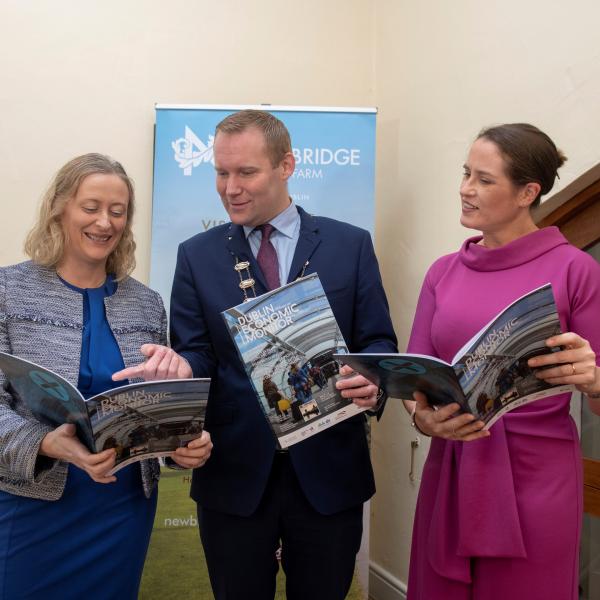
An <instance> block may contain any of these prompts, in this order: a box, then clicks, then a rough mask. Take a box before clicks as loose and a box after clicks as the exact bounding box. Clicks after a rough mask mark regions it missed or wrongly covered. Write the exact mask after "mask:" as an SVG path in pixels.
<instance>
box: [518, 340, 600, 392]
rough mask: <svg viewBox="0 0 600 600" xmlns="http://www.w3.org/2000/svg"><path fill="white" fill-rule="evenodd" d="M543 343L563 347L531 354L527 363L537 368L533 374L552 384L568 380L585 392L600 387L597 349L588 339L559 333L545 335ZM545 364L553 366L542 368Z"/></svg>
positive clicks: (550, 346) (596, 389)
mask: <svg viewBox="0 0 600 600" xmlns="http://www.w3.org/2000/svg"><path fill="white" fill-rule="evenodd" d="M546 346H548V347H549V348H556V347H557V346H563V350H558V351H556V352H551V353H549V354H543V355H542V356H535V357H534V358H530V359H529V360H528V361H527V364H528V365H529V366H530V367H531V368H532V369H533V368H537V369H538V370H537V371H536V372H535V375H536V377H538V378H539V379H543V380H544V381H547V382H548V383H552V384H557V385H565V384H571V385H574V386H575V387H576V388H577V389H578V390H579V391H581V392H584V393H597V392H599V391H600V377H598V374H597V373H598V368H597V367H596V353H595V352H594V351H593V350H592V348H591V347H590V344H589V342H588V341H587V340H584V339H583V338H582V337H581V336H579V335H577V334H576V333H572V332H568V333H561V334H560V335H556V336H554V337H551V338H548V339H547V340H546ZM547 365H554V366H552V367H547V368H544V367H546V366H547Z"/></svg>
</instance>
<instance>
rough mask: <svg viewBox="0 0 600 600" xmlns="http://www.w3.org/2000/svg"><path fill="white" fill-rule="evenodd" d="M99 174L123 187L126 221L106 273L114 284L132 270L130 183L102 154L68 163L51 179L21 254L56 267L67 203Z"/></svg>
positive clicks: (117, 165) (119, 167) (132, 198)
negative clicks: (126, 199)
mask: <svg viewBox="0 0 600 600" xmlns="http://www.w3.org/2000/svg"><path fill="white" fill-rule="evenodd" d="M96 173H101V174H105V175H116V176H117V177H119V178H120V179H121V180H122V181H123V182H124V183H125V185H126V186H127V190H128V191H129V204H128V206H127V221H126V223H125V229H124V230H123V235H122V236H121V239H120V240H119V244H118V245H117V247H116V248H115V249H114V250H113V252H111V254H110V255H109V257H108V260H107V262H106V270H107V272H108V273H112V274H114V276H115V277H116V279H117V280H120V279H123V278H124V277H126V276H127V275H129V273H131V272H132V271H133V269H134V268H135V241H134V239H133V231H132V229H131V224H132V221H133V213H134V206H135V194H134V191H133V182H132V181H131V179H130V178H129V177H128V175H127V173H126V172H125V169H124V168H123V166H122V165H121V163H119V162H117V161H116V160H113V159H112V158H110V156H105V155H104V154H96V153H90V154H83V155H82V156H77V157H76V158H74V159H72V160H70V161H69V162H68V163H67V164H66V165H64V166H63V167H62V168H61V169H60V170H59V171H58V173H57V174H56V176H55V177H54V180H53V181H52V183H51V185H50V187H49V188H48V190H47V191H46V193H45V194H44V197H43V198H42V203H41V205H40V212H39V216H38V220H37V222H36V223H35V225H34V226H33V228H32V229H31V231H30V232H29V234H28V235H27V238H26V239H25V253H26V254H27V255H28V256H29V257H30V258H31V260H33V262H35V263H37V264H39V265H43V266H46V267H56V265H58V263H59V262H60V260H61V258H62V256H63V253H64V249H65V233H64V231H63V227H62V223H61V217H62V214H63V212H64V209H65V206H66V204H67V202H68V201H69V200H70V199H72V198H73V197H74V196H75V195H76V194H77V190H78V189H79V186H80V185H81V182H82V181H83V180H84V179H85V178H86V177H88V176H89V175H94V174H96Z"/></svg>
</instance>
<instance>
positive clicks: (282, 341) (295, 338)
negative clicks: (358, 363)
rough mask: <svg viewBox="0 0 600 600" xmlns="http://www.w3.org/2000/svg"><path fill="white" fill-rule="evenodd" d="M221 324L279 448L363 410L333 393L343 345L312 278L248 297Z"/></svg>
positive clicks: (321, 294)
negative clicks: (237, 354) (225, 329)
mask: <svg viewBox="0 0 600 600" xmlns="http://www.w3.org/2000/svg"><path fill="white" fill-rule="evenodd" d="M222 314H223V318H224V319H225V323H226V324H227V328H228V330H229V333H230V335H231V337H232V339H233V342H234V344H235V346H236V347H237V349H238V352H239V355H240V358H241V360H242V362H243V363H244V367H245V369H246V373H247V374H248V377H249V378H250V381H251V382H252V386H253V387H254V391H255V392H256V396H257V398H258V401H259V403H260V406H261V408H262V410H263V412H264V414H265V416H266V418H267V421H268V422H269V425H270V426H271V428H272V429H273V432H274V434H275V437H276V438H277V440H278V442H279V444H280V445H281V447H282V448H287V447H288V446H291V445H292V444H296V443H297V442H300V441H302V440H303V439H306V438H308V437H311V436H313V435H315V434H316V433H319V432H320V431H323V430H324V429H327V428H328V427H331V426H332V425H335V424H336V423H339V422H340V421H342V420H344V419H347V418H349V417H352V416H354V415H356V414H358V413H360V412H363V411H364V410H365V409H363V408H360V407H358V406H356V404H354V403H353V402H351V401H348V400H346V399H345V398H342V397H341V395H340V394H339V392H338V391H337V390H336V388H335V382H336V381H337V380H338V378H339V368H340V363H339V362H338V361H337V360H336V359H335V358H334V354H338V355H340V354H344V353H345V352H347V348H346V344H345V342H344V339H343V337H342V334H341V332H340V329H339V327H338V324H337V322H336V320H335V317H334V315H333V311H332V310H331V306H330V305H329V302H328V300H327V296H326V295H325V292H324V291H323V286H322V285H321V282H320V281H319V277H318V275H316V274H312V275H308V276H307V277H303V278H301V279H297V280H296V281H294V282H292V283H288V284H287V285H284V286H283V287H280V288H278V289H276V290H272V291H270V292H267V293H266V294H263V295H262V296H259V297H257V298H251V299H250V300H249V301H247V302H243V303H242V304H239V305H238V306H234V307H233V308H230V309H229V310H226V311H224V312H223V313H222Z"/></svg>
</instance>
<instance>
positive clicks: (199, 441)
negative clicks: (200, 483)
mask: <svg viewBox="0 0 600 600" xmlns="http://www.w3.org/2000/svg"><path fill="white" fill-rule="evenodd" d="M212 447H213V445H212V442H211V441H210V433H208V431H203V432H202V435H201V436H200V437H198V438H196V439H195V440H192V441H191V442H190V443H189V444H188V445H187V446H185V447H183V448H177V450H175V452H173V454H171V458H172V459H173V460H174V461H175V462H176V463H177V464H178V465H179V466H180V467H184V468H186V469H195V468H196V467H202V466H204V463H206V461H207V460H208V459H209V457H210V453H211V451H212Z"/></svg>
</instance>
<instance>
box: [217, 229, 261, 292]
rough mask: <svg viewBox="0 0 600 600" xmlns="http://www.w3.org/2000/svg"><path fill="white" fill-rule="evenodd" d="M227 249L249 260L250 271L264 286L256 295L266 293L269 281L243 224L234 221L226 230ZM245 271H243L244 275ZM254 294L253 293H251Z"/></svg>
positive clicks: (241, 258) (242, 259) (238, 256)
mask: <svg viewBox="0 0 600 600" xmlns="http://www.w3.org/2000/svg"><path fill="white" fill-rule="evenodd" d="M225 240H226V242H225V245H226V246H227V250H228V251H229V252H230V253H231V254H232V255H233V256H237V258H238V259H239V260H240V261H244V260H247V261H248V262H249V263H250V273H251V275H252V277H253V278H254V279H256V281H257V283H258V284H259V285H260V287H262V288H263V289H262V291H259V290H257V292H256V295H257V296H258V295H259V294H262V293H264V292H265V291H266V290H267V282H266V281H265V278H264V276H263V274H262V271H261V270H260V267H259V266H258V263H257V262H256V259H255V258H254V256H253V254H252V250H251V249H250V244H248V240H247V239H246V236H245V235H244V228H243V227H242V226H241V225H234V224H233V223H232V224H231V225H230V226H229V229H227V232H226V238H225ZM243 276H244V273H243V272H242V277H243ZM250 295H252V293H250Z"/></svg>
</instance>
